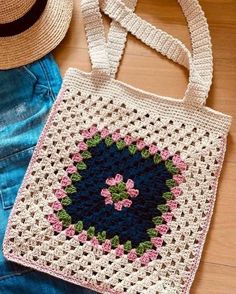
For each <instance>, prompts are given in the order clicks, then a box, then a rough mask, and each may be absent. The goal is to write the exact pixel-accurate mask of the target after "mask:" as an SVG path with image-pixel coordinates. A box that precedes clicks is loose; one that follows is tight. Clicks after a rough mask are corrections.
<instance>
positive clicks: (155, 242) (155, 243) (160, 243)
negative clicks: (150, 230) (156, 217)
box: [151, 237, 163, 248]
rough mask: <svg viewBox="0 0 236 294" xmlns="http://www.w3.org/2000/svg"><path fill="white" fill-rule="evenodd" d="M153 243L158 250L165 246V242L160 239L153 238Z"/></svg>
mask: <svg viewBox="0 0 236 294" xmlns="http://www.w3.org/2000/svg"><path fill="white" fill-rule="evenodd" d="M151 242H152V244H153V245H154V246H155V247H156V248H160V247H161V246H162V244H163V240H162V239H161V238H160V237H154V238H151Z"/></svg>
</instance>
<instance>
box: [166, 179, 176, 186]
mask: <svg viewBox="0 0 236 294" xmlns="http://www.w3.org/2000/svg"><path fill="white" fill-rule="evenodd" d="M166 186H167V187H168V188H173V187H175V186H176V182H175V180H173V179H168V180H166Z"/></svg>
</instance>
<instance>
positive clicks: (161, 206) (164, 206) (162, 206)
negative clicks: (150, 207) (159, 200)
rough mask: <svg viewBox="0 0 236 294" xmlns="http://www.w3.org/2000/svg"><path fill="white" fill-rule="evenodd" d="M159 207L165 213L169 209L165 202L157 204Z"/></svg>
mask: <svg viewBox="0 0 236 294" xmlns="http://www.w3.org/2000/svg"><path fill="white" fill-rule="evenodd" d="M157 209H158V210H160V212H162V213H165V212H167V211H168V210H169V207H168V206H167V205H165V204H161V205H158V206H157Z"/></svg>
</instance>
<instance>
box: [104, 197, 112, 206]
mask: <svg viewBox="0 0 236 294" xmlns="http://www.w3.org/2000/svg"><path fill="white" fill-rule="evenodd" d="M105 204H113V200H112V198H111V197H106V198H105Z"/></svg>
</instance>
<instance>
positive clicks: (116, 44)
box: [107, 0, 138, 78]
mask: <svg viewBox="0 0 236 294" xmlns="http://www.w3.org/2000/svg"><path fill="white" fill-rule="evenodd" d="M137 1H138V0H123V2H124V3H125V5H126V6H127V7H128V8H130V9H132V10H134V9H135V7H136V4H137ZM127 34H128V31H127V30H126V29H124V28H123V27H122V26H121V25H120V24H119V23H118V22H116V21H114V20H113V21H112V22H111V26H110V29H109V32H108V36H107V50H108V59H109V63H110V76H111V77H113V78H115V76H116V73H117V71H118V69H119V65H120V60H121V58H122V55H123V53H124V49H125V44H126V40H127Z"/></svg>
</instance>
